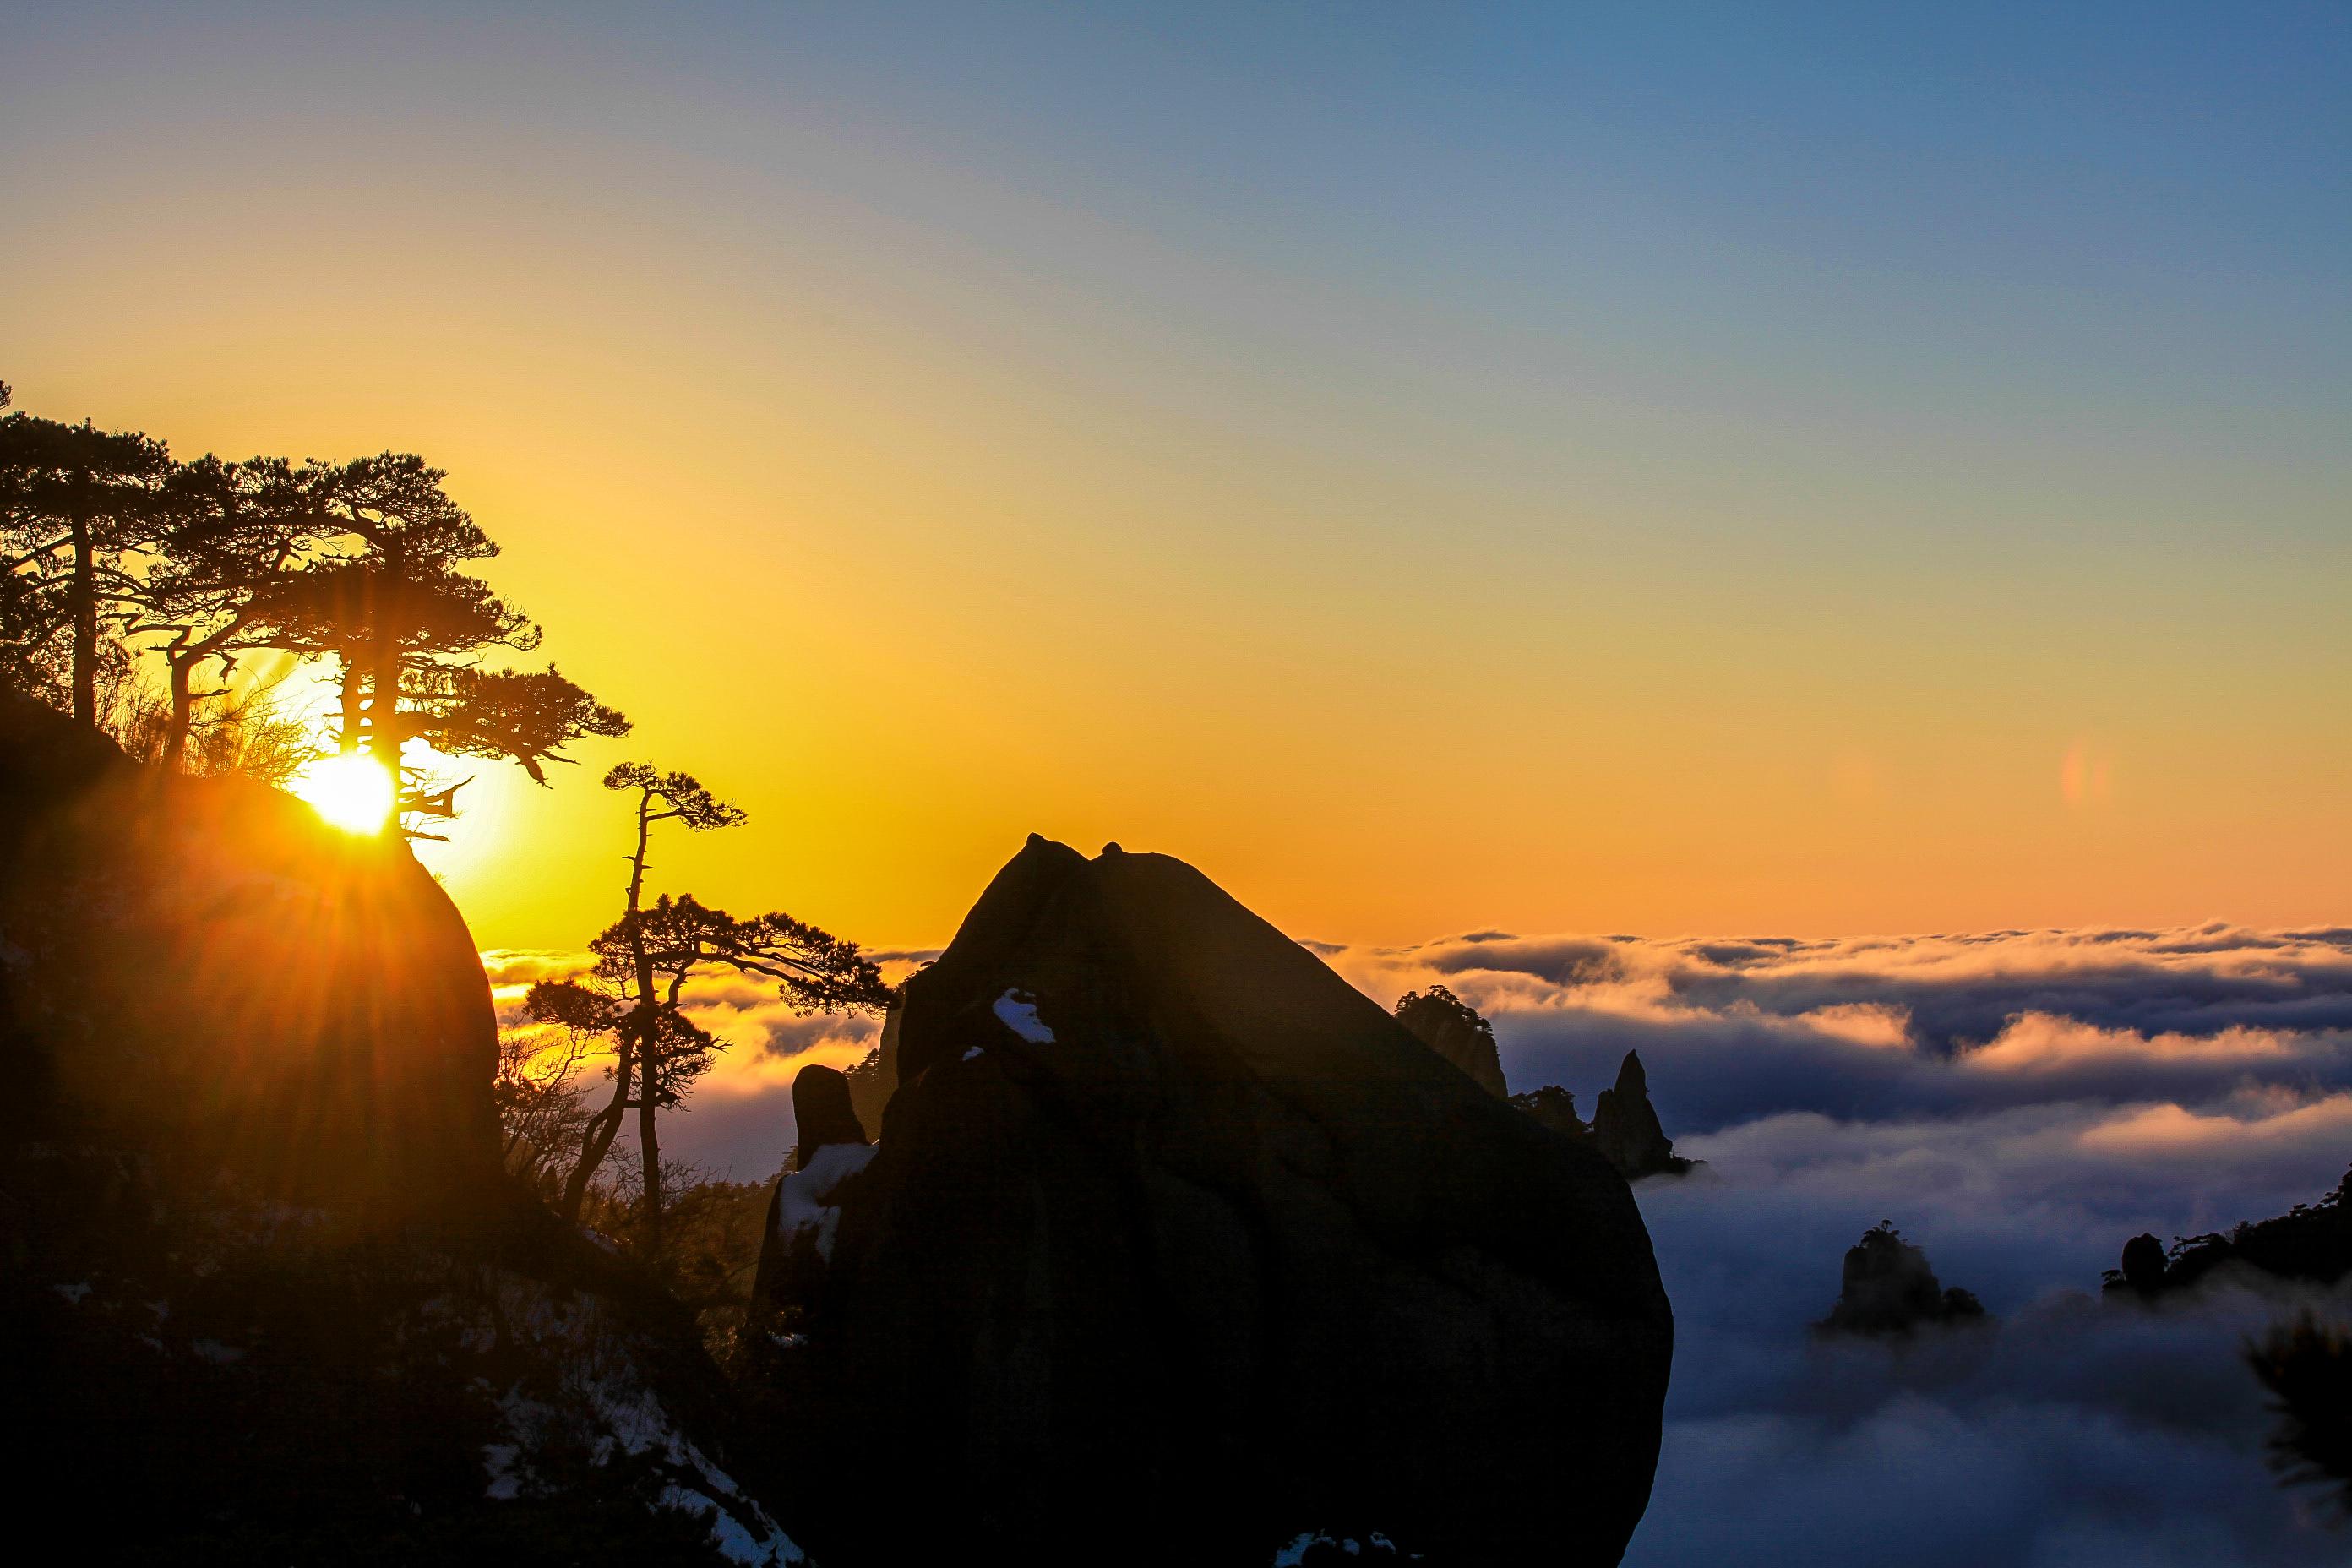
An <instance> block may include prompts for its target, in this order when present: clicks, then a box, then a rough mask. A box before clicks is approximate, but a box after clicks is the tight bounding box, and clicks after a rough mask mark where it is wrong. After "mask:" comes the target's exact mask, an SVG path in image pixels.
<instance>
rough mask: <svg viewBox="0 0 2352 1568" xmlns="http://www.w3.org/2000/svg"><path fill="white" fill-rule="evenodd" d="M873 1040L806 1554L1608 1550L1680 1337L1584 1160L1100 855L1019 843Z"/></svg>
mask: <svg viewBox="0 0 2352 1568" xmlns="http://www.w3.org/2000/svg"><path fill="white" fill-rule="evenodd" d="M897 1045H898V1072H899V1079H900V1081H899V1086H898V1091H897V1093H896V1095H895V1097H894V1098H893V1099H892V1100H891V1101H890V1103H889V1107H888V1110H887V1114H886V1117H885V1121H884V1125H883V1127H882V1130H881V1131H882V1137H881V1141H880V1142H879V1144H878V1146H877V1148H876V1150H875V1151H874V1152H873V1153H872V1154H871V1156H870V1157H865V1156H863V1155H862V1152H861V1153H860V1154H859V1155H858V1156H856V1157H857V1158H859V1160H860V1162H861V1163H862V1171H861V1173H860V1174H859V1176H858V1179H857V1180H856V1184H854V1186H850V1187H848V1188H847V1189H846V1191H841V1190H839V1189H835V1193H836V1194H837V1209H838V1212H837V1218H836V1219H835V1221H834V1222H833V1224H834V1233H833V1247H832V1256H831V1258H830V1272H829V1275H828V1277H827V1279H825V1282H824V1295H823V1300H822V1305H821V1310H819V1311H818V1312H817V1313H816V1315H815V1317H814V1321H813V1324H812V1327H811V1330H810V1333H809V1337H808V1341H807V1343H806V1345H805V1347H804V1348H803V1349H802V1350H801V1351H799V1352H797V1353H799V1354H801V1355H803V1356H805V1357H806V1358H807V1362H806V1367H807V1369H808V1370H807V1375H808V1376H809V1379H810V1383H809V1387H810V1390H811V1392H810V1394H809V1395H808V1397H809V1399H810V1401H811V1405H810V1411H809V1414H810V1419H809V1420H808V1422H807V1423H806V1424H805V1425H806V1427H807V1429H808V1430H809V1431H810V1432H812V1433H814V1434H819V1435H821V1436H820V1438H819V1440H817V1441H816V1442H815V1443H814V1446H813V1447H812V1448H811V1450H810V1451H809V1453H808V1454H807V1455H806V1456H805V1462H806V1463H808V1464H809V1465H810V1466H811V1467H812V1469H813V1471H814V1472H817V1473H824V1474H825V1475H826V1480H825V1482H824V1489H825V1490H826V1491H827V1492H828V1494H829V1495H832V1496H834V1497H835V1498H837V1499H838V1500H841V1501H842V1504H843V1507H844V1511H845V1517H846V1518H848V1519H852V1520H854V1521H856V1528H855V1529H845V1530H839V1531H833V1532H831V1534H830V1535H829V1536H828V1538H827V1539H824V1540H822V1541H820V1542H817V1543H816V1544H817V1546H818V1549H819V1550H820V1552H822V1553H824V1555H826V1557H827V1560H828V1561H833V1562H837V1563H907V1562H922V1561H937V1560H946V1559H947V1558H949V1557H953V1558H955V1559H956V1560H966V1559H975V1560H983V1561H1020V1562H1029V1563H1079V1562H1087V1563H1100V1562H1110V1561H1119V1562H1160V1563H1187V1564H1200V1563H1265V1562H1267V1561H1270V1560H1272V1559H1273V1558H1274V1556H1275V1554H1276V1552H1278V1551H1280V1550H1282V1549H1284V1548H1285V1547H1286V1546H1295V1545H1296V1544H1297V1542H1313V1541H1315V1540H1316V1539H1318V1537H1319V1536H1322V1535H1328V1536H1329V1537H1330V1538H1332V1539H1334V1540H1342V1539H1344V1540H1355V1541H1360V1542H1378V1543H1380V1544H1381V1547H1382V1549H1384V1550H1385V1549H1387V1548H1389V1547H1391V1546H1392V1547H1394V1548H1395V1549H1398V1550H1400V1551H1402V1552H1418V1553H1422V1554H1423V1560H1424V1561H1426V1562H1430V1563H1532V1562H1545V1563H1559V1564H1570V1565H1573V1564H1602V1563H1615V1562H1616V1561H1617V1560H1618V1558H1619V1556H1620V1554H1621V1553H1622V1550H1623V1548H1624V1545H1625V1542H1626V1540H1627V1538H1628V1536H1629V1535H1630V1533H1631V1532H1632V1531H1633V1526H1634V1523H1635V1521H1638V1520H1639V1519H1640V1517H1641V1514H1642V1510H1643V1507H1644V1505H1645V1503H1646V1500H1647V1498H1648V1494H1649V1487H1650V1479H1651V1474H1652V1471H1653V1468H1654V1465H1655V1462H1656V1458H1657V1449H1658V1440H1659V1430H1660V1414H1661V1407H1662V1404H1663V1401H1664V1393H1665V1384H1666V1374H1667V1367H1668V1362H1669V1358H1670V1353H1671V1346H1672V1335H1673V1330H1672V1321H1671V1318H1670V1315H1669V1312H1668V1309H1667V1304H1666V1300H1665V1296H1664V1291H1663V1289H1662V1288H1661V1286H1660V1283H1659V1279H1658V1273H1657V1268H1656V1265H1655V1262H1654V1258H1653V1256H1652V1253H1651V1249H1650V1244H1649V1238H1648V1235H1647V1233H1646V1231H1645V1230H1644V1229H1643V1224H1642V1220H1641V1216H1640V1215H1639V1214H1638V1213H1637V1212H1636V1211H1635V1209H1634V1206H1633V1200H1632V1197H1631V1194H1630V1193H1629V1191H1628V1189H1627V1187H1626V1184H1625V1183H1624V1181H1623V1180H1622V1178H1621V1177H1620V1176H1618V1174H1617V1173H1615V1172H1614V1171H1613V1170H1612V1169H1611V1168H1610V1167H1609V1165H1608V1164H1607V1163H1606V1162H1605V1161H1603V1160H1602V1159H1601V1157H1600V1156H1599V1155H1598V1154H1596V1153H1594V1152H1592V1151H1591V1150H1590V1149H1589V1148H1587V1147H1584V1146H1582V1145H1581V1144H1580V1143H1579V1142H1576V1141H1573V1140H1570V1139H1568V1138H1565V1137H1562V1136H1560V1135H1559V1134H1558V1133H1555V1132H1553V1131H1549V1130H1548V1129H1546V1128H1544V1127H1542V1126H1541V1125H1539V1124H1538V1122H1537V1121H1535V1120H1534V1119H1533V1118H1531V1117H1528V1116H1526V1115H1524V1114H1522V1113H1521V1112H1520V1111H1518V1110H1516V1109H1514V1108H1513V1107H1511V1106H1510V1105H1508V1104H1507V1103H1506V1102H1504V1101H1503V1100H1498V1099H1496V1097H1495V1096H1493V1095H1492V1094H1489V1093H1487V1092H1485V1091H1484V1090H1482V1089H1480V1088H1479V1087H1478V1085H1477V1084H1475V1083H1474V1082H1473V1081H1472V1080H1471V1079H1469V1078H1467V1077H1465V1075H1464V1074H1463V1073H1461V1072H1460V1071H1458V1070H1456V1069H1455V1068H1453V1067H1452V1066H1449V1065H1448V1064H1446V1063H1445V1062H1444V1061H1443V1060H1441V1059H1439V1058H1437V1057H1436V1056H1434V1055H1433V1054H1432V1053H1431V1052H1430V1051H1429V1050H1428V1049H1427V1048H1426V1047H1423V1045H1422V1044H1421V1043H1420V1042H1419V1041H1418V1040H1416V1039H1415V1038H1414V1037H1412V1035H1411V1034H1409V1033H1408V1032H1406V1030H1405V1029H1404V1028H1402V1026H1400V1025H1399V1024H1398V1023H1397V1022H1396V1021H1395V1020H1394V1019H1393V1018H1392V1017H1391V1016H1389V1015H1388V1014H1386V1013H1385V1012H1383V1011H1382V1009H1381V1008H1380V1007H1379V1006H1378V1005H1374V1004H1373V1003H1371V1002H1370V1001H1369V1000H1367V999H1366V998H1365V997H1364V996H1362V995H1361V994H1359V993H1358V992H1356V991H1355V990H1354V989H1353V988H1351V987H1350V986H1349V985H1348V984H1346V983H1345V982H1344V981H1342V980H1341V979H1339V976H1338V975H1336V974H1334V973H1331V971H1330V970H1328V968H1326V967H1325V966H1324V965H1323V964H1322V963H1320V962H1319V961H1318V960H1317V959H1316V958H1315V957H1314V956H1313V955H1312V954H1311V953H1309V952H1307V951H1306V950H1305V949H1303V948H1301V947H1300V946H1298V945H1297V943H1295V942H1291V941H1290V940H1289V939H1287V938H1286V937H1285V936H1283V935H1282V933H1281V932H1279V931H1276V930H1275V929H1274V928H1273V927H1271V926H1269V925H1267V924H1266V923H1265V921H1261V920H1259V919H1258V918H1257V917H1256V916H1255V915H1253V914H1251V913H1250V912H1249V911H1248V910H1245V909H1244V908H1243V907H1242V906H1241V905H1239V904H1238V903H1236V902H1234V900H1232V899H1231V898H1229V897H1227V896H1226V895H1225V894H1224V893H1223V892H1222V891H1220V890H1219V889H1217V888H1216V887H1215V886H1214V885H1213V884H1212V883H1211V882H1210V881H1209V880H1208V879H1206V878H1204V877H1202V875H1201V874H1200V873H1199V872H1197V871H1195V870H1193V869H1192V868H1190V867H1188V866H1185V865H1183V864H1182V863H1181V862H1179V861H1176V860H1172V859H1169V858H1165V857H1161V856H1156V855H1126V854H1121V853H1118V851H1117V850H1116V848H1115V847H1114V848H1113V849H1110V850H1106V851H1105V853H1104V854H1103V856H1102V857H1101V858H1097V859H1093V860H1088V859H1087V858H1085V857H1083V856H1081V855H1079V854H1078V853H1077V852H1076V851H1075V850H1072V849H1070V848H1068V847H1065V846H1062V845H1059V844H1053V843H1048V842H1046V841H1045V840H1043V839H1036V838H1033V839H1032V840H1031V841H1030V843H1029V846H1028V847H1026V848H1025V849H1024V850H1023V851H1022V852H1021V853H1020V854H1019V855H1018V856H1016V857H1015V858H1013V861H1012V862H1011V863H1010V864H1008V865H1007V866H1006V867H1005V868H1004V869H1003V871H1002V872H1001V873H1000V874H999V875H998V876H997V878H996V879H995V880H994V881H993V882H992V884H991V885H990V886H989V888H988V889H987V891H986V892H985V893H983V894H982V897H981V900H980V901H979V902H978V904H976V905H975V906H974V908H973V909H972V910H971V914H970V915H969V916H968V917H967V918H966V920H965V921H964V923H963V926H962V928H961V931H959V932H958V933H957V935H956V939H955V941H954V942H953V943H952V944H951V945H950V947H949V948H948V949H947V951H946V952H944V953H943V954H942V955H941V956H940V960H939V961H938V963H935V964H933V965H932V966H931V967H930V968H929V969H928V970H926V971H924V972H923V973H920V974H919V975H917V976H916V977H915V978H914V979H913V980H912V981H910V982H909V983H908V986H907V988H906V994H905V1000H904V1004H903V1012H902V1016H901V1019H900V1026H899V1032H898V1040H897ZM845 1157H850V1156H849V1155H848V1152H846V1151H845ZM830 1203H831V1200H829V1206H830ZM828 1466H830V1470H829V1471H828V1470H827V1467H828Z"/></svg>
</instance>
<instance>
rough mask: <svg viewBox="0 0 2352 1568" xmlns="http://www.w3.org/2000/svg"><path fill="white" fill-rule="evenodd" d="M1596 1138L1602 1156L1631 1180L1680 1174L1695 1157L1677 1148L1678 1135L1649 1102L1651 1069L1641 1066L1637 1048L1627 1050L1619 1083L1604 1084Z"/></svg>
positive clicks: (1596, 1108)
mask: <svg viewBox="0 0 2352 1568" xmlns="http://www.w3.org/2000/svg"><path fill="white" fill-rule="evenodd" d="M1592 1142H1593V1144H1594V1146H1595V1147H1596V1148H1598V1149H1599V1150H1600V1151H1601V1157H1602V1158H1604V1159H1606V1160H1607V1161H1608V1162H1609V1163H1611V1164H1612V1165H1614V1166H1616V1167H1617V1169H1618V1171H1619V1172H1620V1173H1622V1174H1623V1176H1624V1177H1625V1179H1626V1180H1627V1181H1629V1182H1630V1181H1638V1180H1640V1179H1641V1178H1642V1177H1643V1176H1661V1175H1669V1176H1679V1175H1683V1174H1685V1173H1688V1171H1689V1170H1690V1168H1691V1162H1690V1161H1688V1160H1685V1159H1683V1158H1682V1157H1681V1156H1679V1155H1677V1154H1676V1153H1675V1141H1674V1140H1673V1139H1671V1138H1669V1137H1667V1136H1666V1131H1665V1129H1664V1127H1662V1126H1660V1125H1659V1124H1658V1112H1657V1110H1656V1108H1655V1107H1654V1106H1652V1105H1651V1103H1650V1079H1649V1075H1648V1074H1646V1073H1644V1072H1643V1070H1642V1058H1641V1056H1640V1054H1639V1053H1638V1052H1634V1051H1627V1052H1626V1053H1625V1060H1624V1061H1623V1063H1622V1065H1620V1066H1619V1068H1617V1082H1616V1086H1615V1087H1614V1088H1612V1089H1602V1090H1601V1095H1600V1098H1599V1099H1598V1100H1595V1101H1594V1102H1593V1106H1592Z"/></svg>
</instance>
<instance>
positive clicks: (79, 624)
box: [69, 505, 98, 730]
mask: <svg viewBox="0 0 2352 1568" xmlns="http://www.w3.org/2000/svg"><path fill="white" fill-rule="evenodd" d="M73 552H74V574H73V586H72V588H71V589H70V590H69V592H70V594H71V595H72V603H73V624H74V634H73V712H74V720H75V721H76V722H77V723H81V724H87V725H89V727H90V728H91V729H93V730H95V729H97V728H98V552H97V549H96V548H95V546H94V545H93V543H92V542H91V539H90V529H89V512H88V511H86V510H83V509H82V508H81V507H80V506H79V505H78V506H76V507H75V509H74V514H73Z"/></svg>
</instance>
